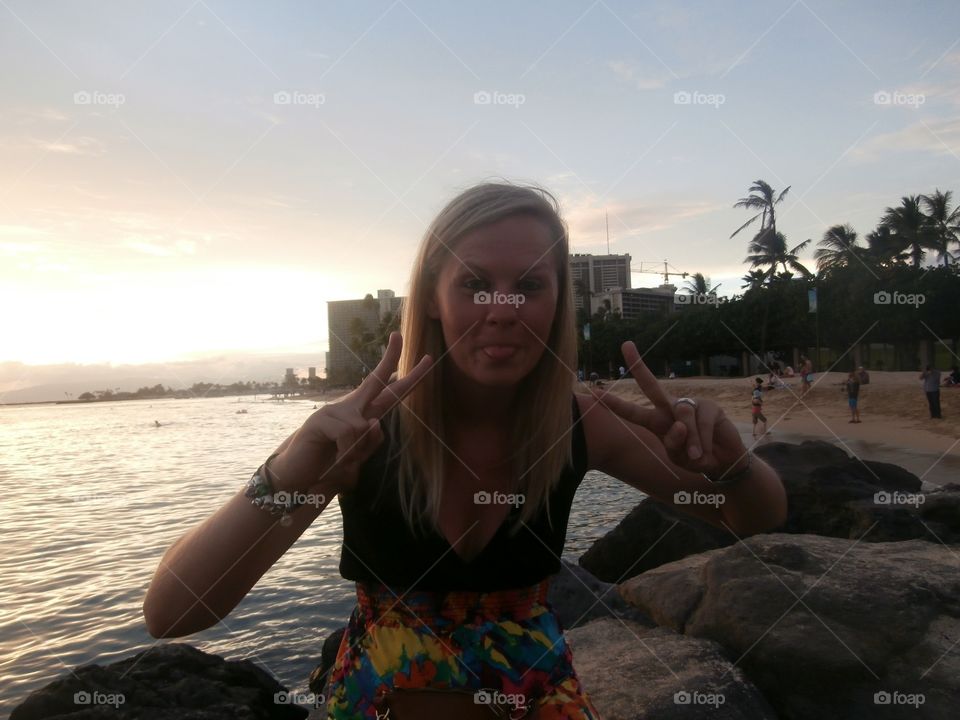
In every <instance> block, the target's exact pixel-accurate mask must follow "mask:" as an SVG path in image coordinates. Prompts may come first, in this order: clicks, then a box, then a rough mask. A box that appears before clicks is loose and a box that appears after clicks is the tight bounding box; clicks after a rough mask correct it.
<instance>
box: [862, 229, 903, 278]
mask: <svg viewBox="0 0 960 720" xmlns="http://www.w3.org/2000/svg"><path fill="white" fill-rule="evenodd" d="M864 256H865V257H866V258H867V260H869V261H870V264H871V265H873V266H874V267H877V268H888V267H891V266H893V265H900V264H902V263H904V262H906V261H907V260H908V259H909V258H910V256H909V255H908V254H907V251H906V248H905V247H904V246H903V243H902V242H901V240H900V238H898V237H897V236H895V235H893V234H892V233H891V232H890V228H889V227H888V226H887V225H878V226H877V229H876V230H874V231H873V232H869V233H867V249H866V252H865V253H864Z"/></svg>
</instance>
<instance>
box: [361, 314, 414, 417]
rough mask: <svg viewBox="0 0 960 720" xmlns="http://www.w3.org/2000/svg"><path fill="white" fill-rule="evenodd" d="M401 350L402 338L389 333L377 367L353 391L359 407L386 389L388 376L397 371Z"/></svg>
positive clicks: (367, 403)
mask: <svg viewBox="0 0 960 720" xmlns="http://www.w3.org/2000/svg"><path fill="white" fill-rule="evenodd" d="M402 349H403V337H402V336H401V335H400V333H399V332H397V331H394V332H392V333H390V337H389V339H388V340H387V349H386V351H385V352H384V353H383V357H382V358H381V359H380V362H379V363H378V364H377V367H376V368H374V370H373V372H371V373H370V374H369V375H367V376H366V377H365V378H364V379H363V382H362V383H360V387H358V388H357V389H356V391H355V392H356V395H355V397H356V399H357V400H359V401H360V407H366V406H367V405H369V404H370V402H371V401H372V400H373V399H374V398H376V397H377V396H378V395H379V394H380V393H381V392H382V391H383V389H384V388H385V387H387V385H388V384H389V382H390V375H392V374H393V372H394V371H395V370H396V369H397V364H398V363H399V362H400V351H401V350H402Z"/></svg>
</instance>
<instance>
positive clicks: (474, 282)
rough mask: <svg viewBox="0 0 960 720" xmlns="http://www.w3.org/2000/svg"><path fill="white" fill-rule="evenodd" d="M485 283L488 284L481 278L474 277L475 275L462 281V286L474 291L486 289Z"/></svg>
mask: <svg viewBox="0 0 960 720" xmlns="http://www.w3.org/2000/svg"><path fill="white" fill-rule="evenodd" d="M487 285H488V283H487V281H486V280H481V279H480V278H475V277H474V278H468V279H467V280H466V281H465V282H464V283H463V286H464V287H465V288H467V289H469V290H474V291H476V290H486V289H487Z"/></svg>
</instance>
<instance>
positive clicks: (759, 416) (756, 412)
mask: <svg viewBox="0 0 960 720" xmlns="http://www.w3.org/2000/svg"><path fill="white" fill-rule="evenodd" d="M750 406H751V408H750V411H751V412H752V413H753V436H754V437H757V435H766V434H767V418H766V417H765V416H764V414H763V380H762V379H761V378H757V380H756V385H755V386H754V388H753V396H752V397H751V399H750ZM761 423H762V424H763V432H760V433H758V432H757V430H758V428H757V425H759V424H761Z"/></svg>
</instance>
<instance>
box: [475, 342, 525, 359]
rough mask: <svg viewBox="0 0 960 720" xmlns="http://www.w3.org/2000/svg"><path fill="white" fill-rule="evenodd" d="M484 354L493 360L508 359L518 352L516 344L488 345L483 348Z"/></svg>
mask: <svg viewBox="0 0 960 720" xmlns="http://www.w3.org/2000/svg"><path fill="white" fill-rule="evenodd" d="M481 350H483V354H484V355H486V356H487V357H488V358H491V359H492V360H506V359H507V358H510V357H513V356H514V355H515V354H516V352H517V346H516V345H486V346H484V347H482V348H481Z"/></svg>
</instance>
